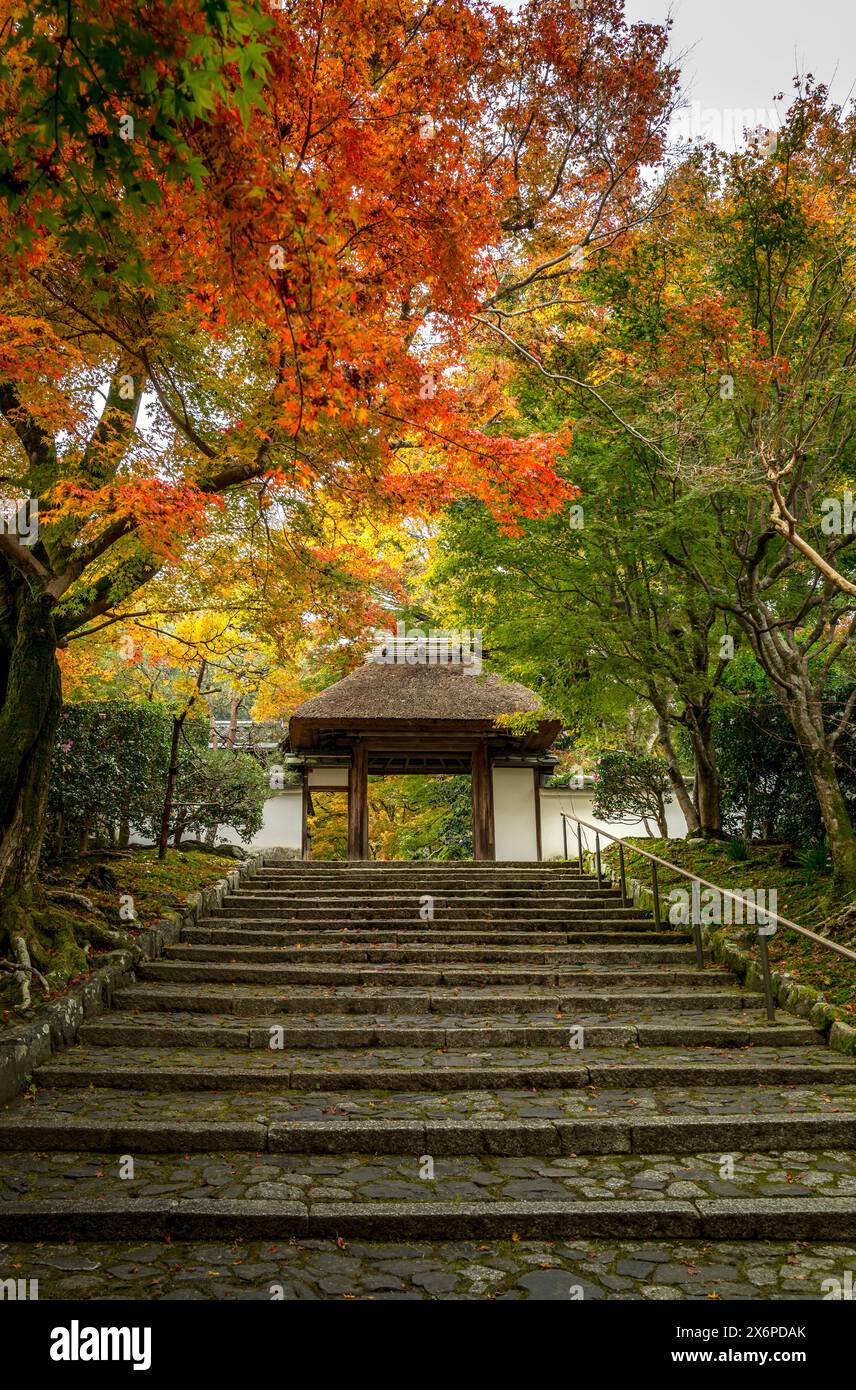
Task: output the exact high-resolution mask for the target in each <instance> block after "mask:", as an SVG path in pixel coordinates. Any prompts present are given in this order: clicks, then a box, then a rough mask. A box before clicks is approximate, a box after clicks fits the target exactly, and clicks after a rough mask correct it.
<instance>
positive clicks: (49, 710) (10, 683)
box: [0, 583, 62, 930]
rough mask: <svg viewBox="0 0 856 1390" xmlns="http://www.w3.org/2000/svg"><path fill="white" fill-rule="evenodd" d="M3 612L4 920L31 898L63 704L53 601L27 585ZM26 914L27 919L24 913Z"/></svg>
mask: <svg viewBox="0 0 856 1390" xmlns="http://www.w3.org/2000/svg"><path fill="white" fill-rule="evenodd" d="M4 598H5V602H4V603H3V606H2V611H0V924H2V926H3V927H4V928H6V929H7V930H11V928H12V926H13V924H14V921H15V918H16V917H17V916H18V915H19V908H20V909H22V910H24V912H25V909H26V906H27V904H28V902H29V901H31V898H32V893H33V888H34V883H35V877H36V872H37V869H38V864H39V855H40V852H41V848H42V840H43V838H44V834H45V829H46V819H47V798H48V777H49V774H50V766H51V759H52V757H53V747H54V738H55V736H56V729H57V723H58V721H59V714H60V709H61V705H62V694H61V688H60V678H59V667H58V665H57V659H56V633H55V630H54V624H53V618H52V616H51V605H50V602H49V601H48V600H45V599H43V598H33V597H32V596H31V595H30V593H29V590H28V589H27V588H26V586H25V585H24V584H23V583H22V584H20V585H17V586H12V587H11V590H10V589H9V588H7V591H6V594H5V595H4ZM19 920H22V922H23V918H19Z"/></svg>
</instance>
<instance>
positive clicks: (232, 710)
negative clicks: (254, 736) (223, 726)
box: [226, 695, 244, 748]
mask: <svg viewBox="0 0 856 1390" xmlns="http://www.w3.org/2000/svg"><path fill="white" fill-rule="evenodd" d="M243 703H244V697H243V695H233V696H232V698H231V700H230V701H229V728H228V730H227V732H226V747H227V748H234V746H235V735H236V734H237V732H238V713H239V711H240V708H241V705H242V704H243Z"/></svg>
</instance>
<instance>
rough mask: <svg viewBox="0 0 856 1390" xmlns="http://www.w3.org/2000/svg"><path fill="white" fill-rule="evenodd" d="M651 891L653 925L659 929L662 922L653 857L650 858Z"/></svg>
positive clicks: (658, 885) (658, 887)
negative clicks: (652, 897) (652, 895)
mask: <svg viewBox="0 0 856 1390" xmlns="http://www.w3.org/2000/svg"><path fill="white" fill-rule="evenodd" d="M651 891H652V892H653V894H654V926H655V927H656V928H657V930H658V931H659V929H660V927H661V926H662V925H663V922H662V918H661V917H660V884H659V880H658V878H657V864H656V861H655V860H654V859H652V860H651Z"/></svg>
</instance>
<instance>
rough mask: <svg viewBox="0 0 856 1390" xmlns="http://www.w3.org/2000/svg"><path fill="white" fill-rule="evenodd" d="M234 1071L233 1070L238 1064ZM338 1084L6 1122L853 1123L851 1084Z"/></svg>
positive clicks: (76, 1099) (145, 1098)
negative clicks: (844, 1119)
mask: <svg viewBox="0 0 856 1390" xmlns="http://www.w3.org/2000/svg"><path fill="white" fill-rule="evenodd" d="M137 1056H138V1058H139V1056H140V1054H139V1053H137ZM231 1065H232V1067H233V1068H234V1066H235V1065H236V1063H235V1061H234V1059H233V1061H232V1064H231ZM238 1065H240V1063H238ZM336 1083H337V1078H336V1076H335V1075H334V1074H330V1075H326V1076H324V1077H323V1078H322V1084H321V1085H319V1087H318V1088H317V1089H316V1090H314V1091H312V1090H309V1091H300V1092H294V1091H289V1090H280V1089H274V1088H270V1087H263V1086H258V1087H254V1086H252V1085H251V1084H250V1083H247V1084H246V1085H240V1084H239V1085H237V1086H229V1087H228V1089H226V1090H225V1091H223V1092H222V1093H221V1092H218V1091H214V1090H196V1091H189V1090H186V1089H176V1090H174V1091H173V1090H170V1089H169V1088H168V1087H167V1088H165V1089H164V1090H162V1091H160V1090H159V1091H151V1090H145V1089H142V1088H140V1089H134V1087H133V1086H125V1087H121V1088H119V1087H113V1088H111V1087H98V1088H97V1089H96V1088H95V1087H94V1086H93V1087H92V1088H91V1089H85V1090H83V1091H75V1090H73V1089H71V1088H69V1087H66V1086H60V1087H56V1088H53V1087H50V1086H38V1087H34V1088H33V1089H32V1090H31V1091H30V1092H29V1093H28V1094H27V1095H26V1096H21V1097H19V1098H18V1099H17V1100H15V1101H13V1102H11V1103H10V1104H9V1105H8V1106H7V1107H6V1108H5V1110H4V1111H3V1112H2V1117H3V1118H4V1119H8V1120H9V1121H10V1122H13V1121H16V1120H18V1119H29V1118H33V1119H38V1120H45V1121H48V1122H53V1121H55V1120H56V1121H57V1122H62V1121H69V1122H71V1121H77V1120H84V1119H88V1120H97V1121H99V1122H103V1123H108V1122H109V1123H110V1124H119V1125H123V1124H124V1123H125V1122H126V1121H133V1122H134V1123H136V1122H138V1121H139V1122H142V1123H150V1122H151V1123H154V1122H158V1123H169V1124H194V1123H196V1122H206V1123H211V1122H228V1123H230V1124H236V1123H241V1124H247V1123H253V1124H262V1125H273V1124H289V1125H290V1124H291V1123H293V1122H295V1121H298V1120H300V1121H304V1120H305V1121H310V1120H311V1121H313V1122H314V1121H317V1122H319V1123H321V1122H324V1123H334V1124H337V1125H341V1124H345V1123H349V1122H352V1121H360V1122H362V1121H365V1122H370V1123H372V1124H377V1123H380V1122H383V1123H384V1124H386V1123H387V1122H389V1121H392V1120H395V1121H399V1120H400V1121H406V1122H407V1123H413V1122H416V1123H418V1124H422V1123H428V1122H429V1121H430V1122H431V1123H432V1124H435V1125H440V1126H441V1127H446V1126H449V1125H450V1124H451V1125H454V1126H457V1125H459V1124H465V1125H468V1126H473V1125H474V1126H476V1128H478V1127H484V1126H485V1125H487V1124H491V1125H492V1124H494V1123H495V1122H496V1121H503V1122H508V1123H511V1122H514V1123H522V1122H525V1123H526V1124H527V1126H528V1125H529V1124H530V1122H534V1121H537V1122H538V1123H542V1122H549V1123H550V1124H554V1123H555V1124H559V1123H566V1122H567V1123H570V1122H574V1123H575V1124H584V1125H588V1122H589V1121H591V1120H607V1119H608V1120H611V1121H615V1122H619V1121H620V1122H621V1123H622V1124H623V1125H625V1126H627V1125H631V1126H635V1125H636V1124H637V1122H639V1121H642V1120H655V1119H668V1120H671V1119H691V1120H709V1121H710V1123H711V1124H715V1125H720V1124H724V1123H725V1122H726V1121H728V1120H729V1119H730V1118H731V1117H740V1116H756V1117H759V1118H764V1119H779V1118H781V1117H783V1116H784V1117H787V1116H789V1115H809V1114H811V1115H818V1116H821V1117H832V1119H833V1120H837V1118H838V1117H839V1116H840V1115H844V1116H851V1117H852V1116H856V1081H850V1082H845V1083H838V1084H835V1085H828V1084H823V1085H817V1084H806V1085H803V1086H794V1085H789V1084H788V1083H787V1082H786V1083H784V1084H781V1083H770V1084H765V1083H764V1082H760V1083H758V1082H755V1081H753V1082H752V1083H751V1084H740V1082H739V1081H736V1080H735V1082H734V1084H732V1085H721V1086H714V1087H711V1088H710V1089H690V1090H688V1089H687V1088H686V1086H684V1085H682V1084H681V1083H680V1082H677V1083H675V1084H656V1085H655V1084H646V1085H635V1084H634V1085H627V1086H622V1085H614V1086H607V1087H602V1086H597V1087H594V1086H583V1087H568V1088H566V1089H562V1090H542V1091H536V1090H533V1089H532V1088H531V1087H521V1086H503V1087H494V1088H492V1089H490V1090H484V1089H477V1090H462V1091H457V1090H455V1091H449V1092H448V1093H445V1092H443V1091H442V1090H440V1091H429V1090H424V1089H422V1088H420V1087H416V1088H414V1089H411V1090H409V1091H408V1090H397V1091H395V1092H392V1091H387V1090H386V1089H385V1087H384V1086H383V1085H382V1084H379V1085H378V1086H377V1087H375V1088H373V1089H371V1088H367V1089H363V1090H354V1089H353V1088H350V1089H349V1088H341V1089H340V1088H338V1086H337V1084H336ZM527 1132H528V1131H527ZM349 1142H350V1141H349ZM527 1142H529V1140H527ZM715 1142H716V1141H714V1143H715Z"/></svg>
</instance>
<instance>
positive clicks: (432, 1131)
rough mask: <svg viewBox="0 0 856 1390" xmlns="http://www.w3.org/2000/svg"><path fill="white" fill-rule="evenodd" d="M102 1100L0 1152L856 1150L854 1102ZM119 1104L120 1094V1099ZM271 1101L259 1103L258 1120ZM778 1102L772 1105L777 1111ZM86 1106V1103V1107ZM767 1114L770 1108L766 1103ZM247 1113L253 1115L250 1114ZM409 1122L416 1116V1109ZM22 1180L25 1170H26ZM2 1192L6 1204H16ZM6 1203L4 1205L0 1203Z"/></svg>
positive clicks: (19, 1127) (0, 1131)
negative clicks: (202, 1112) (824, 1109)
mask: <svg viewBox="0 0 856 1390" xmlns="http://www.w3.org/2000/svg"><path fill="white" fill-rule="evenodd" d="M104 1094H105V1093H104V1092H103V1091H99V1092H97V1093H96V1097H97V1100H98V1102H99V1106H98V1108H95V1107H93V1110H94V1113H91V1114H90V1113H76V1114H74V1115H63V1114H33V1113H32V1107H30V1110H29V1111H28V1112H27V1113H24V1114H18V1115H7V1116H0V1152H4V1153H16V1154H23V1153H27V1154H29V1153H35V1152H53V1153H57V1154H66V1153H68V1152H71V1151H75V1152H84V1153H89V1152H93V1151H98V1150H100V1151H102V1152H106V1153H130V1154H141V1153H213V1152H216V1151H218V1150H225V1149H228V1150H232V1151H236V1152H237V1151H247V1152H251V1153H264V1152H271V1153H292V1154H326V1155H334V1154H431V1155H433V1156H435V1157H438V1156H441V1155H452V1154H454V1155H458V1154H502V1155H506V1156H514V1155H530V1156H549V1155H574V1156H579V1155H586V1154H630V1153H633V1154H700V1153H704V1152H708V1151H709V1152H711V1153H714V1154H717V1155H719V1156H721V1155H722V1154H724V1153H727V1154H731V1155H733V1156H734V1157H735V1158H736V1157H737V1155H740V1154H745V1153H748V1152H778V1151H781V1150H796V1151H809V1152H811V1153H814V1152H816V1151H817V1150H820V1149H832V1150H833V1151H835V1152H836V1153H839V1154H844V1157H845V1159H846V1160H847V1161H848V1162H849V1161H852V1158H853V1154H852V1152H851V1153H847V1152H845V1151H852V1150H854V1149H856V1094H854V1099H853V1109H852V1111H851V1113H849V1114H816V1113H812V1112H810V1111H805V1112H796V1113H790V1114H785V1113H781V1112H780V1111H779V1110H777V1111H776V1112H775V1113H768V1114H763V1113H761V1114H750V1115H741V1114H728V1113H720V1114H712V1115H706V1116H694V1115H654V1116H651V1115H636V1114H633V1115H632V1116H630V1117H628V1115H627V1111H626V1106H625V1108H624V1109H625V1113H624V1114H623V1115H620V1116H619V1115H615V1116H613V1115H589V1114H587V1115H579V1116H574V1117H572V1118H565V1119H549V1120H539V1119H537V1118H522V1119H521V1118H516V1117H515V1118H501V1117H498V1118H490V1117H488V1118H487V1119H483V1118H482V1119H472V1120H467V1119H433V1118H431V1117H430V1116H429V1117H427V1118H413V1119H386V1118H377V1119H361V1118H354V1117H351V1116H349V1115H348V1114H347V1113H343V1114H342V1115H340V1116H338V1117H337V1118H335V1119H330V1118H326V1117H325V1118H323V1119H287V1120H284V1121H277V1120H268V1119H267V1118H266V1117H265V1116H264V1115H262V1116H261V1117H260V1119H258V1120H243V1121H242V1120H239V1119H235V1120H230V1119H228V1118H220V1117H214V1118H201V1119H191V1120H186V1119H181V1120H177V1119H175V1118H174V1115H175V1111H176V1110H182V1109H183V1108H184V1107H186V1105H187V1103H188V1100H189V1099H194V1100H196V1101H197V1102H198V1101H199V1100H200V1099H204V1096H198V1095H197V1096H195V1097H192V1098H191V1097H189V1096H188V1095H187V1093H186V1092H180V1093H175V1094H170V1093H165V1094H162V1095H160V1096H159V1097H157V1099H159V1100H161V1101H162V1102H165V1103H166V1104H165V1109H167V1110H168V1109H169V1104H170V1103H171V1105H172V1111H171V1114H169V1115H168V1117H167V1118H161V1117H150V1118H145V1119H140V1118H137V1117H132V1118H130V1119H120V1118H112V1119H111V1118H106V1117H104V1116H103V1115H102V1114H101V1113H100V1109H101V1106H103V1100H102V1097H103V1095H104ZM116 1094H117V1095H121V1096H122V1097H125V1096H126V1095H127V1093H126V1092H117V1093H116ZM270 1099H271V1096H270V1093H269V1092H262V1093H259V1094H258V1095H257V1096H256V1097H255V1105H256V1106H257V1107H258V1108H259V1109H260V1110H261V1109H262V1108H263V1107H264V1106H266V1105H269V1103H270ZM778 1099H779V1098H778V1097H776V1101H777V1102H778ZM91 1100H92V1097H90V1103H91ZM771 1105H772V1102H771ZM251 1108H252V1107H251ZM413 1109H414V1114H416V1113H417V1112H418V1106H414V1107H413ZM22 1166H23V1167H24V1168H25V1170H28V1167H29V1165H22ZM14 1191H15V1188H14V1186H13V1187H9V1188H7V1190H6V1192H5V1193H4V1196H9V1195H10V1194H14ZM0 1200H2V1198H0Z"/></svg>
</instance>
